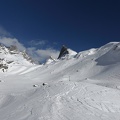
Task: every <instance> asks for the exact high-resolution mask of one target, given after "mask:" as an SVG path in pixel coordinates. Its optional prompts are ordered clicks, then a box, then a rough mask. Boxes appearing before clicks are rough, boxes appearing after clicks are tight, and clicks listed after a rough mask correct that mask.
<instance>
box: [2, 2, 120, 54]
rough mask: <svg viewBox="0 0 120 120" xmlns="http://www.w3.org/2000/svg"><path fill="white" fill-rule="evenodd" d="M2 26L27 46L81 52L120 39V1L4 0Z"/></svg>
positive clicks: (8, 33)
mask: <svg viewBox="0 0 120 120" xmlns="http://www.w3.org/2000/svg"><path fill="white" fill-rule="evenodd" d="M0 26H1V27H0V32H1V33H0V34H1V35H3V34H4V36H7V37H8V36H9V37H12V38H16V39H17V40H18V41H19V42H20V43H22V44H23V45H24V46H25V47H26V48H30V47H36V50H39V49H40V50H46V49H47V50H48V49H49V50H50V49H51V50H53V51H54V52H55V51H57V50H59V49H60V48H61V46H62V45H63V44H64V45H66V46H68V47H69V48H71V49H73V50H75V51H77V52H79V51H81V50H86V49H90V48H93V47H95V48H96V47H100V46H102V45H104V44H106V43H108V42H111V41H120V0H0ZM2 40H3V39H2Z"/></svg>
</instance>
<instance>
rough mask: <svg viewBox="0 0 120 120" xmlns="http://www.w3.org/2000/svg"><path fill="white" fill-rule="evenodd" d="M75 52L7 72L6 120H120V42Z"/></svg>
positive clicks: (0, 96)
mask: <svg viewBox="0 0 120 120" xmlns="http://www.w3.org/2000/svg"><path fill="white" fill-rule="evenodd" d="M68 50H70V49H68ZM70 51H71V50H70ZM71 53H73V52H69V54H68V53H67V55H66V56H64V59H57V60H53V61H52V62H51V61H49V62H48V61H47V64H43V65H31V64H27V65H26V64H22V65H18V64H15V65H14V66H12V67H9V69H8V70H7V72H1V73H0V120H120V72H119V71H120V62H119V61H120V43H117V42H112V43H108V44H106V45H104V46H102V47H100V48H98V49H90V50H86V51H83V52H80V53H76V54H71ZM74 53H75V52H74ZM69 56H70V57H69Z"/></svg>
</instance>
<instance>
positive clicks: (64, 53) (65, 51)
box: [58, 45, 69, 59]
mask: <svg viewBox="0 0 120 120" xmlns="http://www.w3.org/2000/svg"><path fill="white" fill-rule="evenodd" d="M66 54H69V52H68V50H67V47H66V46H65V45H63V46H62V48H61V51H60V54H59V56H58V59H60V58H61V57H64V56H65V55H66Z"/></svg>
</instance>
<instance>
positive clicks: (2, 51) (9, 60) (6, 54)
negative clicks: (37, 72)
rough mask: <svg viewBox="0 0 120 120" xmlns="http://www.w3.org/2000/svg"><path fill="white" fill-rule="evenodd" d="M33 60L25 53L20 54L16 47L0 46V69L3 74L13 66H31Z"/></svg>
mask: <svg viewBox="0 0 120 120" xmlns="http://www.w3.org/2000/svg"><path fill="white" fill-rule="evenodd" d="M32 64H34V62H33V60H32V59H31V57H29V55H28V54H27V53H26V51H23V52H20V51H19V50H18V49H17V47H16V46H13V45H12V46H10V47H6V46H4V45H0V69H1V70H2V71H3V72H4V71H6V70H7V69H8V68H9V67H13V66H14V65H32Z"/></svg>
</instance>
